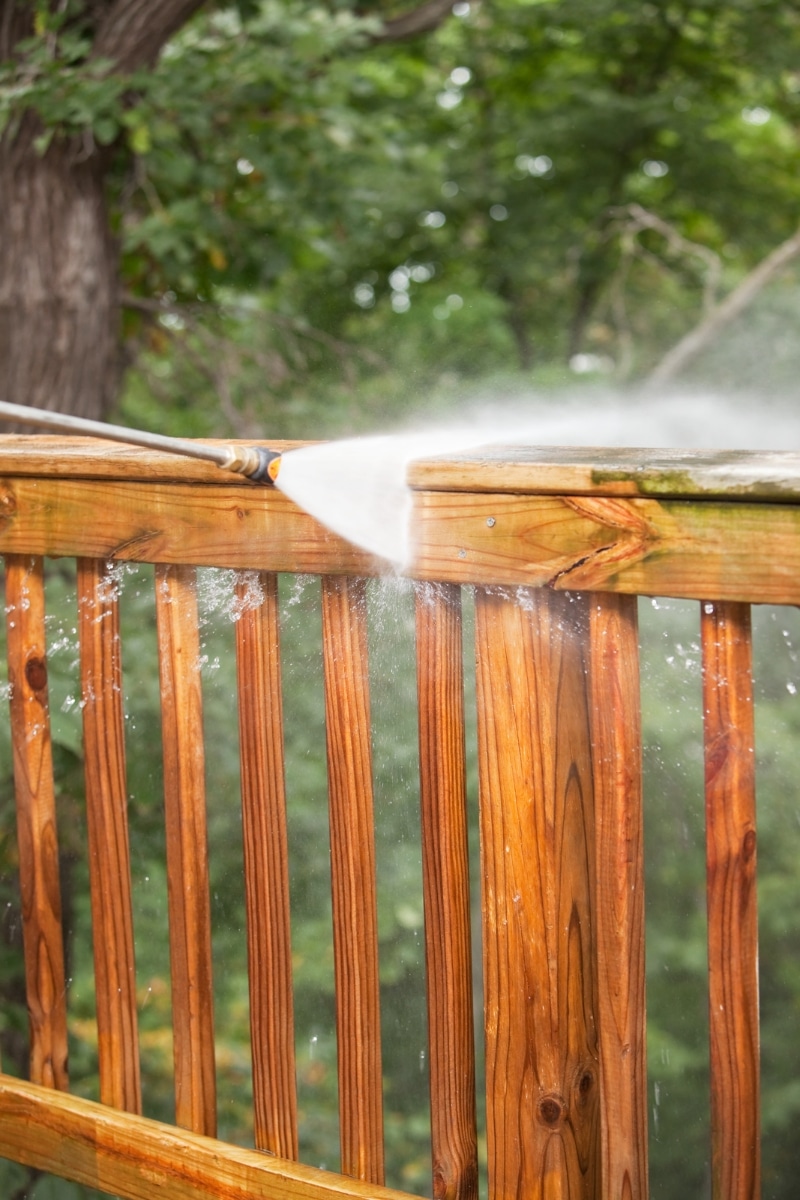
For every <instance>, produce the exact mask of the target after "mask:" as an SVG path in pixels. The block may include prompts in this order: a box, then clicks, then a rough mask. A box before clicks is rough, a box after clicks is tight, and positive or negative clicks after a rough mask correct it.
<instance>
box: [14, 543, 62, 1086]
mask: <svg viewBox="0 0 800 1200" xmlns="http://www.w3.org/2000/svg"><path fill="white" fill-rule="evenodd" d="M6 625H7V637H8V675H9V683H10V685H11V742H12V751H13V758H14V785H15V791H16V805H17V840H18V846H19V876H20V900H21V905H22V931H23V944H24V954H25V987H26V994H27V1003H28V1020H29V1025H30V1043H31V1044H30V1077H31V1081H32V1082H33V1083H40V1084H43V1085H44V1086H46V1087H53V1088H60V1089H61V1090H64V1091H65V1090H66V1089H67V1087H68V1086H69V1080H68V1077H67V1006H66V980H65V975H64V938H63V932H62V928H61V890H60V885H59V866H58V840H57V836H56V808H55V789H54V786H53V756H52V748H51V743H50V714H49V709H48V698H47V657H46V650H45V624H44V573H43V566H42V560H41V558H32V557H28V556H26V555H17V554H11V555H9V556H8V557H7V558H6Z"/></svg>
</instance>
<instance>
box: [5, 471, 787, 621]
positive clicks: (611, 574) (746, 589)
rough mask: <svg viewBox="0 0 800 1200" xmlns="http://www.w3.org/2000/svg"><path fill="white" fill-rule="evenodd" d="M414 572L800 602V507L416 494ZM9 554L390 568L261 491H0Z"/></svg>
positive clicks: (14, 486)
mask: <svg viewBox="0 0 800 1200" xmlns="http://www.w3.org/2000/svg"><path fill="white" fill-rule="evenodd" d="M414 505H415V508H414V521H413V527H414V530H415V536H416V545H415V549H414V554H413V559H412V562H411V564H410V566H409V568H408V574H410V575H411V576H413V577H414V578H418V579H426V580H431V581H434V582H450V583H477V584H486V585H493V584H506V585H515V584H523V585H525V586H542V585H544V584H549V585H550V586H552V587H554V588H556V589H558V590H570V589H576V588H580V589H584V590H594V591H605V592H619V593H623V594H627V595H637V594H638V595H650V596H677V597H689V598H694V599H709V600H746V601H752V602H753V603H771V604H798V603H800V505H790V504H766V503H763V504H747V503H740V502H735V503H733V502H732V503H727V504H726V503H723V502H720V501H709V500H678V501H672V500H666V499H665V500H654V499H626V498H615V497H613V496H581V495H566V496H549V495H547V496H537V495H514V494H507V493H502V494H501V493H480V494H478V493H476V494H470V493H464V492H452V493H448V492H433V491H431V492H416V493H415V494H414ZM0 552H4V553H22V554H27V553H33V554H47V555H52V556H55V557H58V556H61V555H67V556H81V555H83V556H88V557H97V558H107V559H119V560H131V561H137V562H138V561H142V562H174V563H187V564H196V565H203V564H205V565H209V566H221V567H234V568H241V569H255V570H259V569H264V570H270V571H292V572H301V573H311V574H340V573H341V574H358V575H370V574H379V573H380V572H381V571H382V570H383V569H385V563H384V562H383V561H382V560H377V559H375V558H373V557H371V556H369V555H367V554H365V553H363V552H362V551H359V550H357V549H356V548H355V547H354V546H351V545H350V544H349V543H348V542H346V541H344V539H342V538H339V537H337V536H335V535H334V534H331V533H328V532H326V531H325V530H324V529H323V528H322V527H321V526H320V525H319V524H318V523H317V522H316V521H315V520H314V519H313V518H311V517H309V516H308V515H307V514H305V513H302V512H301V511H300V510H299V509H298V508H297V507H296V506H295V505H294V504H292V503H291V501H289V500H286V499H285V498H284V497H283V496H281V495H280V494H279V493H278V492H276V491H274V490H272V489H269V488H258V487H255V486H253V485H249V484H239V485H237V484H232V485H229V486H216V487H209V486H207V485H202V484H195V485H190V484H188V483H175V484H170V483H167V482H163V481H158V480H156V481H153V482H152V483H144V482H137V483H131V482H127V483H126V482H115V481H112V480H109V481H102V480H79V479H69V478H66V479H59V478H54V479H50V478H47V479H42V478H34V477H20V478H4V479H0Z"/></svg>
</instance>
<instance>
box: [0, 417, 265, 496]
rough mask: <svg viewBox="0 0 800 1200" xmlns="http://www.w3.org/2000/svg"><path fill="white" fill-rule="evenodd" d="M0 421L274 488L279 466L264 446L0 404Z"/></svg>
mask: <svg viewBox="0 0 800 1200" xmlns="http://www.w3.org/2000/svg"><path fill="white" fill-rule="evenodd" d="M0 421H19V422H24V423H25V424H26V425H37V426H40V427H42V428H44V429H52V430H53V431H54V432H55V433H83V434H86V435H87V436H89V437H99V438H110V439H111V441H113V442H127V443H128V444H129V445H131V446H144V447H145V448H146V449H148V450H166V451H168V452H169V453H171V454H183V455H185V456H186V457H187V458H202V459H204V460H205V461H206V462H213V463H216V464H217V466H218V467H221V468H222V470H223V471H233V472H235V474H237V475H246V476H247V478H248V479H252V480H253V482H254V483H266V484H270V485H274V483H275V480H276V479H277V478H278V471H279V470H280V465H281V455H280V452H279V451H277V450H270V449H268V448H267V447H266V446H232V445H227V446H206V445H203V443H202V442H192V441H189V440H188V439H185V438H176V437H167V436H166V434H163V433H148V432H146V431H145V430H141V429H126V428H125V427H124V426H122V425H106V423H105V422H104V421H89V420H87V419H86V418H85V417H72V416H69V415H68V414H67V413H56V412H48V411H47V410H46V409H43V408H29V407H27V405H23V404H6V403H5V402H4V401H2V400H0Z"/></svg>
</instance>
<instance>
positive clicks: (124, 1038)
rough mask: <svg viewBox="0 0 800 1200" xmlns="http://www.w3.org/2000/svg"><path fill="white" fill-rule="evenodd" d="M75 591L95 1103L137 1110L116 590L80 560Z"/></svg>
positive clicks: (96, 565)
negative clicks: (95, 1039) (97, 1082)
mask: <svg viewBox="0 0 800 1200" xmlns="http://www.w3.org/2000/svg"><path fill="white" fill-rule="evenodd" d="M77 586H78V620H79V624H78V629H79V635H80V671H81V705H82V716H83V746H84V773H85V780H86V821H87V835H88V851H89V881H90V889H91V899H92V945H93V950H94V973H95V996H96V1004H97V1034H98V1066H99V1071H100V1098H101V1100H102V1101H103V1103H104V1104H110V1105H112V1106H113V1107H114V1108H121V1109H125V1110H126V1111H128V1112H140V1111H141V1104H142V1092H141V1081H140V1072H139V1033H138V1016H137V1008H136V965H135V960H134V939H133V904H132V900H131V868H130V846H129V840H128V815H127V814H128V789H127V783H126V769H125V719H124V714H123V707H122V647H121V642H120V628H119V601H118V594H117V584H116V581H115V579H114V576H113V574H112V573H111V572H110V571H109V569H108V568H107V567H106V565H105V564H104V563H101V562H98V560H97V559H81V560H79V562H78V575H77Z"/></svg>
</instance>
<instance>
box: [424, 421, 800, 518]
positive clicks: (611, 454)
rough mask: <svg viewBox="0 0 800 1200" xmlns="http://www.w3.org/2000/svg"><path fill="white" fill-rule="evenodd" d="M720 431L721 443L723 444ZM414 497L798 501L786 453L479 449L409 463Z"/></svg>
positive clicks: (799, 485)
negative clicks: (421, 493)
mask: <svg viewBox="0 0 800 1200" xmlns="http://www.w3.org/2000/svg"><path fill="white" fill-rule="evenodd" d="M724 437H725V432H724V430H721V431H720V439H724ZM408 480H409V483H410V484H411V486H412V487H414V488H417V489H418V490H420V491H446V492H458V491H467V492H518V493H535V494H537V495H546V494H548V493H549V494H552V495H566V496H571V495H575V496H579V495H586V496H631V497H632V496H661V497H665V498H668V497H672V498H673V499H677V498H684V499H686V498H690V497H692V498H699V497H705V498H707V499H711V498H713V497H723V498H727V499H737V498H738V499H746V500H767V501H771V502H774V501H778V500H785V501H788V502H791V501H798V500H800V454H796V453H794V452H791V451H783V450H776V451H766V450H762V451H749V450H647V449H620V448H619V447H616V448H614V449H605V448H603V447H599V446H588V447H573V446H514V445H510V446H484V447H481V448H480V449H477V450H474V451H469V452H467V453H459V454H452V455H448V456H439V457H436V458H430V459H421V460H418V461H416V462H413V463H411V464H410V466H409V469H408Z"/></svg>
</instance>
